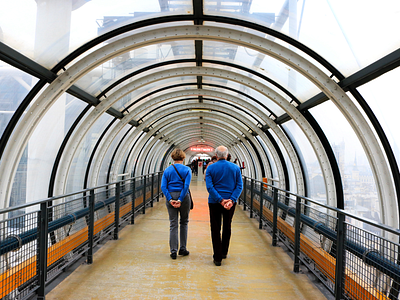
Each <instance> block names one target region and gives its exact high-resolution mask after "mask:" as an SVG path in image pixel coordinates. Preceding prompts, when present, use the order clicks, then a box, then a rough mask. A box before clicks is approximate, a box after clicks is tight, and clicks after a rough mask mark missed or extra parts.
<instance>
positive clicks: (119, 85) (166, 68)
mask: <svg viewBox="0 0 400 300" xmlns="http://www.w3.org/2000/svg"><path fill="white" fill-rule="evenodd" d="M195 66H196V64H195V63H183V64H172V65H168V66H164V67H158V68H154V69H151V70H149V71H146V72H143V73H140V74H138V75H136V76H134V77H131V78H129V79H128V80H125V81H124V82H121V83H120V84H118V85H117V86H115V87H114V88H112V89H111V90H110V91H108V92H107V96H110V95H111V94H113V93H114V92H116V91H118V90H119V89H120V88H121V87H123V86H125V85H127V84H129V83H131V82H132V81H135V80H137V79H139V78H142V77H144V76H147V75H152V74H155V73H157V72H160V71H163V70H173V69H175V68H183V67H195ZM189 77H190V76H189ZM165 80H168V79H167V78H166V79H165ZM169 80H171V81H174V80H176V78H171V79H169ZM196 84H197V80H196ZM110 85H111V83H110ZM147 86H148V87H153V86H158V83H157V82H156V83H150V84H148V85H147ZM104 89H105V87H102V90H104Z"/></svg>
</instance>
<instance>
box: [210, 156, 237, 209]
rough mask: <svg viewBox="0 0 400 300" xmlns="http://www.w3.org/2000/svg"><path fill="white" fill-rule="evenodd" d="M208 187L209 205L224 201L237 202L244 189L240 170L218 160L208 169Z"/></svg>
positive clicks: (223, 160)
mask: <svg viewBox="0 0 400 300" xmlns="http://www.w3.org/2000/svg"><path fill="white" fill-rule="evenodd" d="M206 186H207V191H208V193H209V196H208V203H219V202H220V201H221V200H222V199H231V200H233V202H236V201H237V199H238V198H239V196H240V194H241V193H242V189H243V182H242V174H240V168H239V167H238V166H237V165H236V164H234V163H231V162H229V161H226V160H225V159H221V160H218V161H217V162H215V163H213V164H211V165H209V166H208V167H207V171H206Z"/></svg>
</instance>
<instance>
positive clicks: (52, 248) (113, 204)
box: [0, 172, 162, 299]
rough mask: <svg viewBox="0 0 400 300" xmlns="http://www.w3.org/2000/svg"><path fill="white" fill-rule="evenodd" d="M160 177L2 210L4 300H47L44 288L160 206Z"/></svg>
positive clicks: (0, 246) (0, 257) (0, 263)
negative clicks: (138, 217) (155, 205)
mask: <svg viewBox="0 0 400 300" xmlns="http://www.w3.org/2000/svg"><path fill="white" fill-rule="evenodd" d="M161 176H162V172H157V173H153V174H148V175H142V176H138V177H134V178H129V179H125V180H121V181H118V182H113V183H110V184H105V185H102V186H98V187H94V188H89V189H86V190H82V191H79V192H75V193H71V194H67V195H62V196H57V197H52V198H48V199H45V200H41V201H36V202H32V203H27V204H24V205H19V206H15V207H10V208H7V209H2V210H0V299H27V298H30V297H32V296H33V294H35V293H36V294H37V298H38V299H44V298H45V286H46V284H47V283H49V282H50V281H51V280H53V279H55V278H56V277H57V276H58V275H59V274H60V273H61V272H63V271H64V270H65V269H66V268H67V267H68V266H69V265H71V264H72V263H74V262H75V261H77V260H78V259H80V258H81V257H82V256H86V262H87V263H88V264H91V263H93V249H94V247H95V246H96V245H97V244H99V243H100V242H101V241H102V240H104V239H106V238H109V237H110V236H111V237H112V238H113V239H118V233H119V228H120V226H121V225H123V224H124V223H130V224H134V221H135V215H137V214H138V213H143V214H144V213H145V212H146V207H148V206H150V207H152V206H153V202H154V201H159V197H160V194H161V189H160V185H161Z"/></svg>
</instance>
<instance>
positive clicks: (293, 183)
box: [268, 129, 297, 193]
mask: <svg viewBox="0 0 400 300" xmlns="http://www.w3.org/2000/svg"><path fill="white" fill-rule="evenodd" d="M268 131H269V133H271V135H272V136H273V137H274V139H275V141H276V142H277V143H278V146H279V149H280V150H281V152H282V155H283V158H284V160H285V163H286V167H287V171H288V175H289V178H287V179H289V187H290V188H289V190H290V191H291V192H292V193H297V186H296V179H295V178H296V177H295V175H294V169H293V166H292V163H291V161H290V159H289V155H288V154H287V151H286V149H285V147H283V144H282V143H281V141H280V140H279V139H278V137H277V136H276V134H275V133H274V132H273V131H272V130H271V129H268ZM279 180H280V182H279V183H280V186H281V187H282V188H284V186H282V178H279Z"/></svg>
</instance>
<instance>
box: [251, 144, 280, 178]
mask: <svg viewBox="0 0 400 300" xmlns="http://www.w3.org/2000/svg"><path fill="white" fill-rule="evenodd" d="M256 139H257V140H258V142H259V143H260V145H261V147H262V148H263V149H264V151H265V153H266V155H267V157H268V161H269V163H267V162H265V163H264V168H269V167H271V173H272V178H278V169H277V168H276V163H275V160H274V159H273V156H272V154H271V151H269V148H268V147H267V145H266V144H265V143H264V141H263V140H262V139H261V138H260V136H256ZM268 183H269V184H272V185H273V184H274V181H268Z"/></svg>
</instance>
